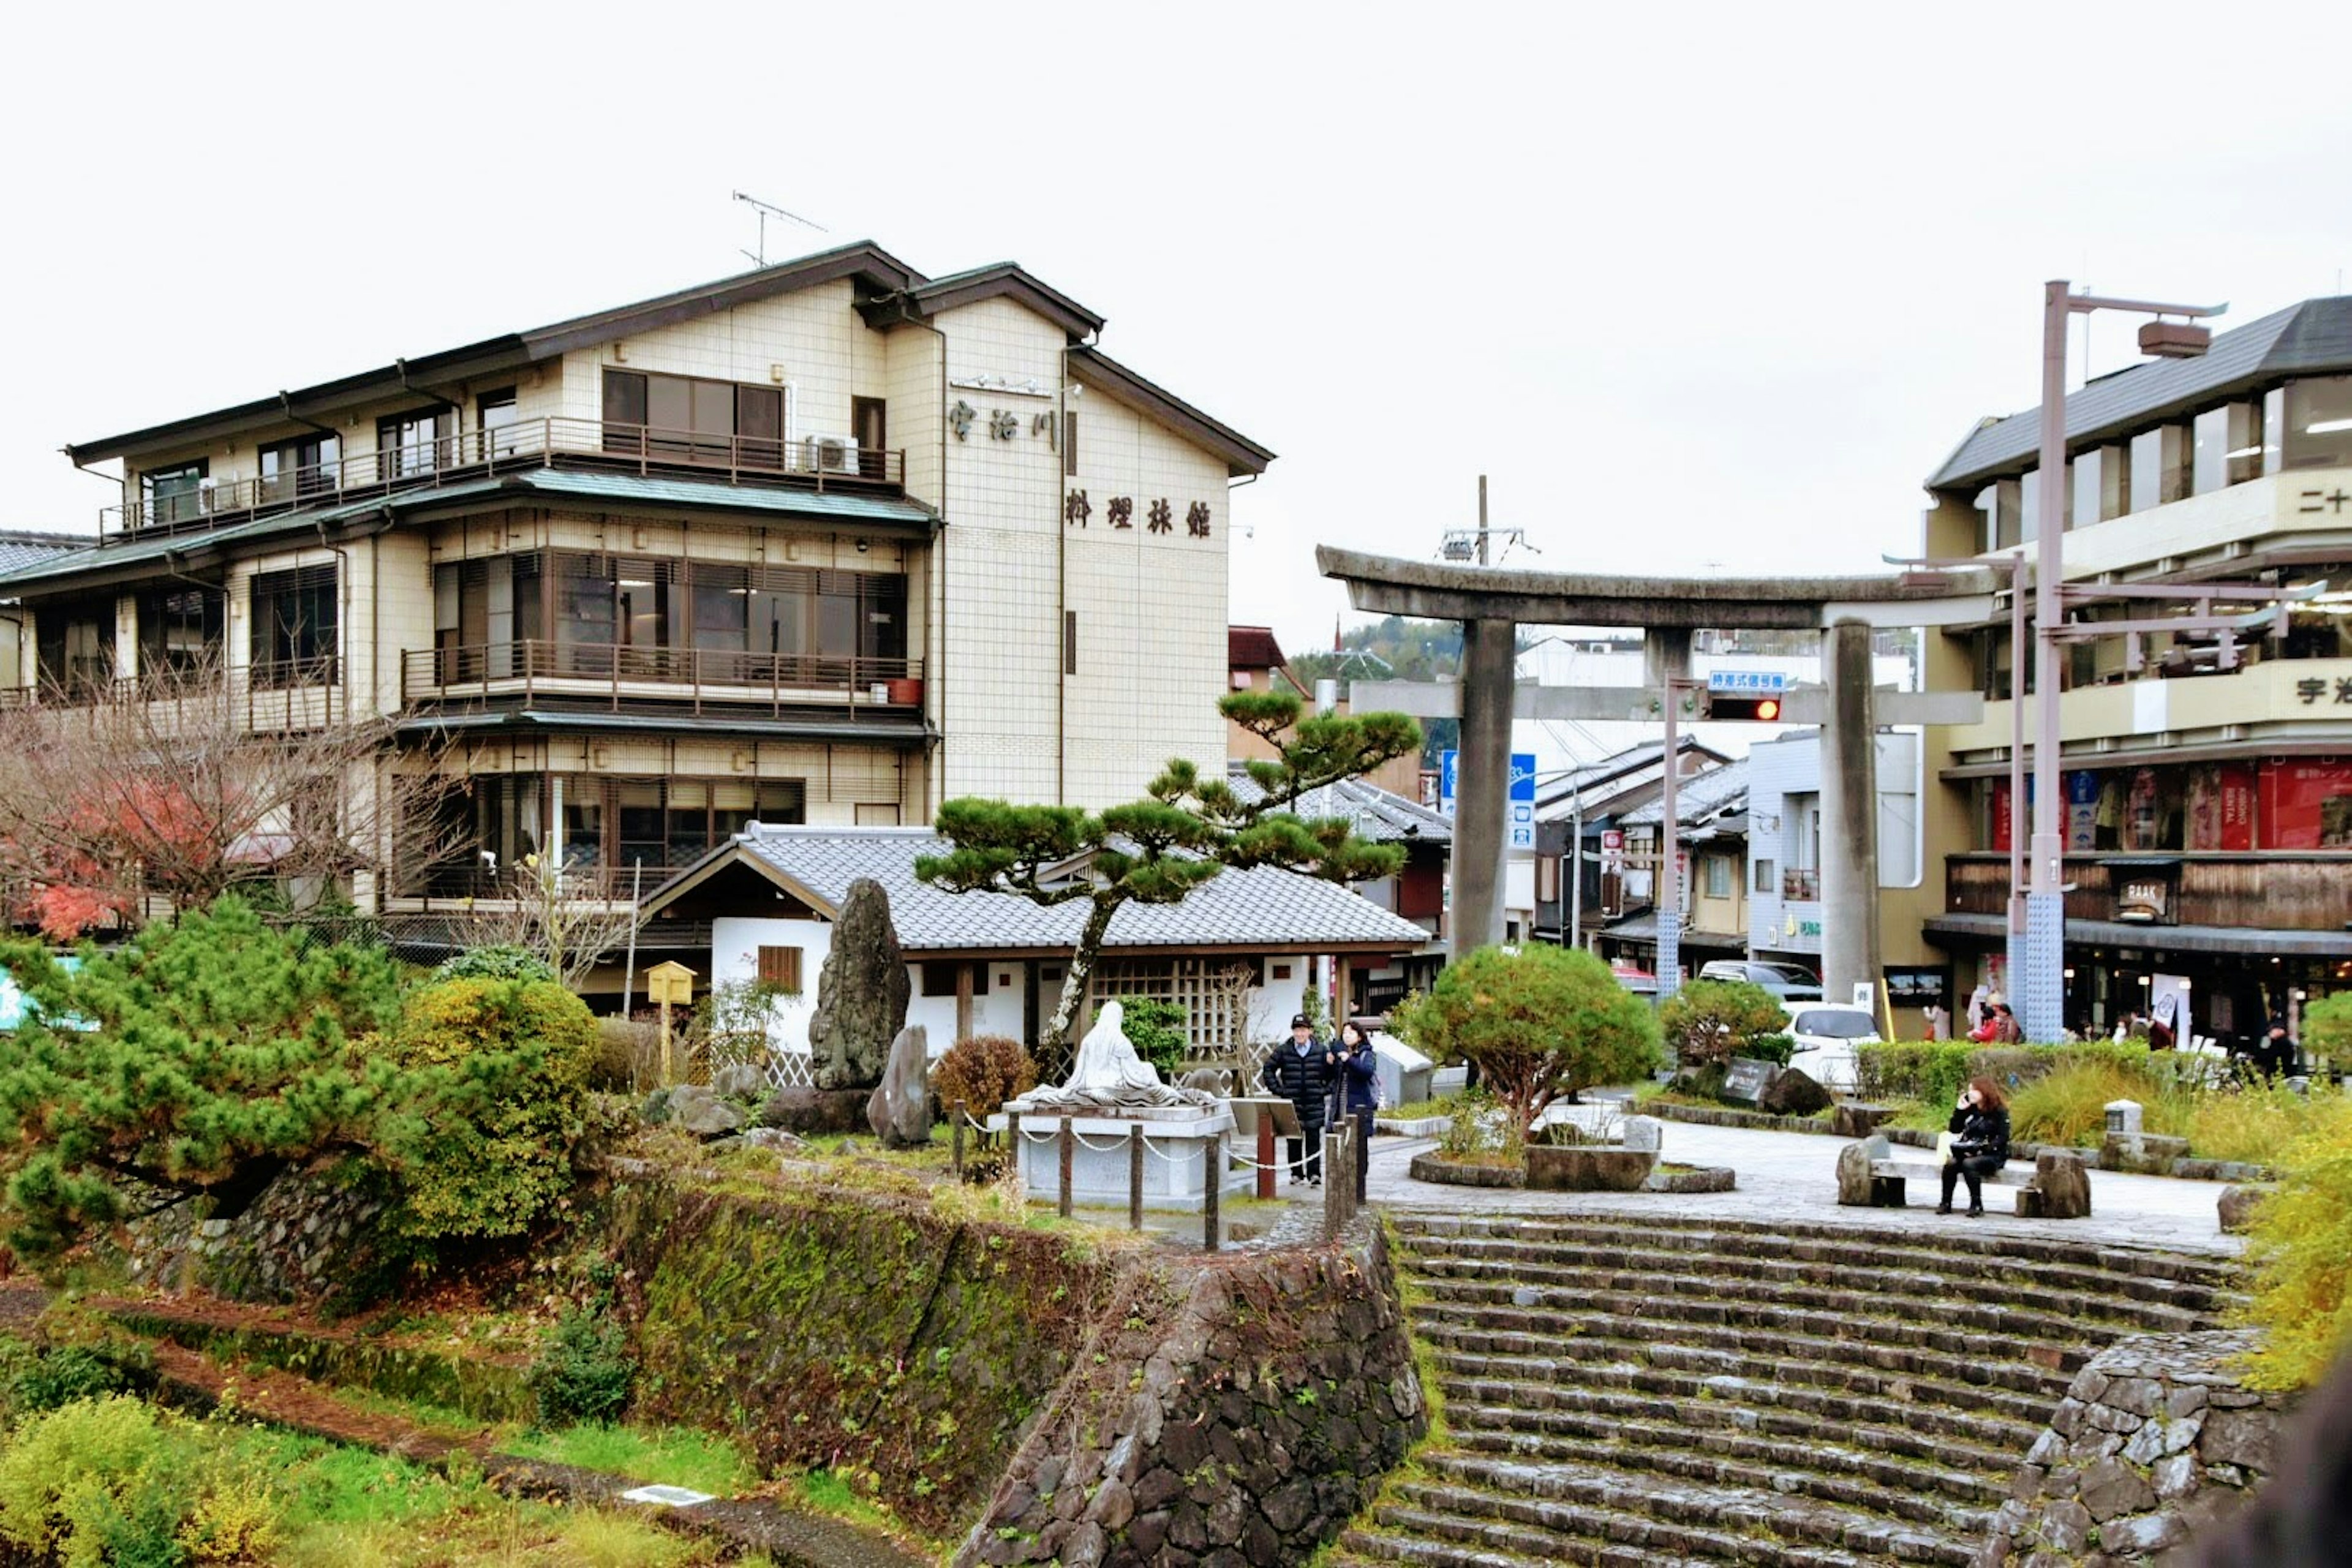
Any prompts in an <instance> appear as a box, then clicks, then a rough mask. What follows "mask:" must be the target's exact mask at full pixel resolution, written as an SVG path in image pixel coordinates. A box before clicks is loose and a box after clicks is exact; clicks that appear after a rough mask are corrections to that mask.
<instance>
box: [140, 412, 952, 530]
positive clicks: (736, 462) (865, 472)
mask: <svg viewBox="0 0 2352 1568" xmlns="http://www.w3.org/2000/svg"><path fill="white" fill-rule="evenodd" d="M520 468H593V469H600V470H604V471H606V472H611V471H613V470H615V469H618V470H620V471H623V472H626V473H633V474H655V473H691V474H695V475H698V476H704V477H709V478H712V479H717V478H720V477H722V476H723V477H724V478H725V479H726V480H727V481H728V482H729V483H730V484H769V485H783V486H787V487H791V488H812V487H813V488H814V489H818V490H824V489H833V488H842V489H862V490H868V491H870V490H873V489H900V488H902V487H903V486H904V485H905V484H906V479H907V454H906V453H905V452H903V451H879V450H873V449H869V448H862V447H858V446H857V445H856V443H855V442H852V441H843V440H840V439H838V438H835V437H817V436H809V437H800V438H798V439H795V440H792V441H784V440H781V439H778V438H777V437H772V436H766V437H753V436H727V435H719V434H714V433H712V432H709V431H697V430H670V429H666V428H663V427H661V426H651V425H622V424H616V423H614V422H612V421H609V420H604V419H562V418H546V419H527V420H523V421H520V422H519V423H517V424H513V425H508V426H501V427H499V428H498V429H495V430H468V431H462V432H460V433H458V434H457V435H454V436H444V437H436V439H433V440H430V441H424V442H419V443H417V444H415V445H414V446H408V447H384V448H383V449H381V450H378V451H373V452H359V453H354V454H353V455H352V456H351V457H348V458H341V459H340V460H339V461H336V462H332V463H325V464H321V465H320V466H318V467H316V468H294V469H289V470H287V471H286V472H283V473H278V474H274V475H270V476H268V477H267V478H259V479H232V480H227V481H224V482H221V483H217V484H215V483H214V482H213V481H211V480H209V479H207V480H203V481H200V482H199V485H198V488H196V489H193V490H184V491H178V492H174V493H172V494H168V495H151V496H148V497H145V498H144V499H142V500H136V501H131V502H128V503H126V504H124V505H121V506H110V507H107V508H105V509H103V510H101V511H100V513H99V531H100V533H101V534H108V533H142V532H149V531H155V530H159V529H160V530H165V531H176V530H180V529H189V528H204V527H209V526H211V525H212V524H213V523H215V522H216V521H219V520H222V519H225V518H232V517H234V518H238V519H244V518H249V517H257V516H264V515H267V514H268V513H270V512H274V511H289V510H294V509H295V508H298V507H310V506H325V505H330V504H332V503H334V502H337V501H341V500H365V499H367V498H369V497H372V496H381V495H387V494H391V493H394V492H397V491H401V490H408V489H424V488H430V487H433V486H438V485H446V484H454V483H457V481H459V480H464V479H479V478H481V477H482V476H484V475H486V474H503V473H509V472H512V471H514V470H516V469H520Z"/></svg>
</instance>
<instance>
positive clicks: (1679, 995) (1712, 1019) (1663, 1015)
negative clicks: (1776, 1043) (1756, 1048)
mask: <svg viewBox="0 0 2352 1568" xmlns="http://www.w3.org/2000/svg"><path fill="white" fill-rule="evenodd" d="M1658 1027H1659V1029H1660V1030H1661V1031H1662V1032H1663V1033H1664V1037H1665V1043H1666V1046H1667V1048H1669V1049H1670V1050H1672V1051H1673V1052H1674V1053H1675V1060H1676V1061H1677V1062H1679V1063H1680V1064H1681V1065H1682V1066H1684V1067H1685V1068H1703V1067H1711V1066H1713V1065H1715V1064H1716V1063H1717V1062H1721V1061H1724V1060H1727V1058H1732V1057H1744V1056H1749V1055H1752V1054H1753V1053H1752V1052H1750V1051H1749V1050H1748V1043H1749V1042H1750V1041H1752V1040H1754V1039H1756V1038H1758V1037H1759V1036H1764V1035H1779V1034H1783V1033H1785V1032H1786V1031H1787V1030H1788V1027H1789V1015H1788V1014H1787V1013H1785V1012H1783V1011H1782V1010H1781V1007H1780V1002H1779V1001H1778V1000H1777V999H1775V998H1774V996H1773V994H1771V993H1770V992H1769V991H1767V990H1765V989H1764V987H1762V986H1761V985H1754V984H1749V983H1748V982H1747V981H1745V980H1694V981H1692V982H1691V983H1690V984H1688V985H1685V986H1684V987H1683V988H1682V989H1681V990H1679V991H1677V992H1675V994H1674V995H1673V996H1672V997H1670V998H1669V999H1668V1000H1667V1002H1666V1004H1665V1005H1664V1006H1663V1007H1660V1008H1659V1009H1658Z"/></svg>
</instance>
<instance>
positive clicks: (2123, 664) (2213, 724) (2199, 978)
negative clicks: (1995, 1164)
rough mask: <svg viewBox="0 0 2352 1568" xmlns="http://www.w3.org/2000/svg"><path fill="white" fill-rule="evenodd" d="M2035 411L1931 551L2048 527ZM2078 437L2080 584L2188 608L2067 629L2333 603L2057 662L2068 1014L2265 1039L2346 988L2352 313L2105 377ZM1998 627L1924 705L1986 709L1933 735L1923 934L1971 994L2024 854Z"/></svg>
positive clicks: (2073, 446)
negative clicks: (2266, 590) (2306, 1007)
mask: <svg viewBox="0 0 2352 1568" xmlns="http://www.w3.org/2000/svg"><path fill="white" fill-rule="evenodd" d="M2038 418H2039V415H2038V411H2036V410H2031V409H2029V410H2027V411H2025V412H2023V413H2021V414H2017V415H2013V416H2010V417H2008V418H2005V419H2000V420H1989V421H1987V422H1985V423H1984V424H1983V425H1981V426H1979V427H1978V428H1977V429H1976V430H1975V431H1973V432H1972V433H1970V434H1969V437H1967V439H1966V440H1964V441H1963V442H1962V443H1961V444H1960V446H1959V447H1958V450H1957V451H1955V452H1954V453H1953V454H1952V456H1951V457H1950V458H1949V459H1948V460H1947V461H1946V462H1945V464H1944V465H1943V467H1942V468H1940V469H1938V470H1937V473H1936V475H1935V476H1934V477H1933V478H1932V479H1930V480H1929V481H1928V489H1929V490H1930V493H1931V496H1932V498H1933V504H1932V506H1931V507H1930V508H1929V510H1928V511H1927V521H1926V541H1925V545H1926V549H1925V552H1926V553H1927V554H1928V555H1930V556H1937V557H1955V556H1966V555H1974V554H1982V555H1984V556H1987V557H1989V558H1999V557H2000V556H2003V555H2005V554H2006V553H2007V552H2010V551H2011V550H2014V549H2016V548H2017V547H2019V546H2020V545H2023V544H2030V543H2032V542H2033V541H2034V540H2035V539H2036V538H2037V536H2038V533H2039V531H2040V529H2041V528H2042V527H2043V526H2045V525H2050V523H2051V521H2052V520H2044V519H2042V518H2040V517H2039V516H2037V515H2036V514H2037V505H2036V500H2037V496H2036V491H2037V484H2036V479H2037V475H2036V462H2037V456H2038V453H2037V445H2038V428H2037V423H2038ZM2065 424H2066V445H2067V456H2068V464H2067V468H2068V472H2067V476H2066V482H2065V486H2064V493H2065V496H2066V498H2067V503H2066V509H2065V515H2064V517H2063V518H2061V519H2058V520H2054V525H2055V526H2058V527H2060V528H2062V529H2063V531H2064V540H2063V551H2064V563H2065V565H2064V572H2065V579H2066V582H2067V583H2068V584H2070V585H2077V586H2082V587H2087V588H2095V587H2098V586H2102V585H2112V584H2162V585H2165V586H2167V587H2170V588H2175V589H2177V590H2178V591H2177V593H2176V594H2173V595H2168V596H2165V597H2162V598H2158V599H2147V598H2141V599H2136V600H2129V601H2125V600H2114V601H2107V602H2092V603H2090V604H2088V605H2082V606H2077V607H2076V608H2075V609H2074V611H2073V612H2072V613H2073V616H2074V618H2075V619H2077V620H2091V621H2116V622H2121V621H2124V620H2126V619H2137V620H2142V621H2146V620H2150V619H2160V618H2166V617H2177V616H2183V615H2187V614H2190V613H2197V612H2200V611H2210V610H2211V609H2213V608H2215V606H2214V605H2210V604H2206V603H2202V602H2200V599H2199V597H2198V590H2199V587H2200V584H2209V585H2210V584H2263V585H2267V586H2269V587H2273V588H2275V589H2277V590H2280V591H2282V592H2289V591H2298V590H2299V591H2304V592H2306V593H2310V592H2311V591H2313V590H2315V589H2316V590H2318V591H2317V592H2316V593H2315V595H2314V596H2311V597H2308V598H2305V599H2303V600H2301V601H2299V602H2297V603H2295V604H2294V605H2292V606H2291V613H2290V614H2289V615H2287V616H2286V618H2285V619H2284V622H2283V623H2280V622H2277V621H2276V620H2275V618H2274V616H2273V606H2270V605H2249V604H2243V603H2229V602H2224V603H2222V604H2221V605H2219V606H2218V607H2219V609H2221V610H2222V611H2230V610H2235V609H2247V610H2252V611H2256V612H2258V613H2259V614H2260V615H2261V616H2263V624H2261V625H2252V624H2249V625H2247V626H2243V627H2241V628H2235V629H2232V630H2230V631H2227V632H2223V633H2214V632H2210V631H2207V632H2200V633H2196V634H2184V635H2173V634H2165V633H2155V634H2145V635H2134V634H2126V633H2123V632H2120V631H2119V632H2118V633H2116V634H2115V635H2112V636H2109V635H2102V634H2100V633H2098V632H2097V630H2096V627H2095V626H2093V627H2091V628H2090V630H2089V632H2088V634H2087V635H2084V636H2081V637H2077V638H2074V639H2071V640H2069V641H2068V642H2067V643H2066V645H2065V647H2064V653H2065V658H2064V659H2063V670H2062V674H2063V693H2062V695H2061V697H2060V699H2059V701H2060V722H2061V728H2062V731H2063V766H2064V773H2063V779H2064V789H2065V802H2064V810H2063V822H2064V830H2065V834H2066V846H2067V856H2066V879H2067V881H2068V883H2069V884H2070V889H2071V890H2070V891H2069V892H2068V893H2067V895H2066V964H2067V974H2068V978H2067V1014H2068V1017H2069V1018H2070V1019H2071V1020H2073V1021H2074V1022H2075V1023H2076V1024H2077V1025H2078V1026H2097V1027H2102V1028H2104V1027H2107V1026H2111V1025H2112V1023H2113V1021H2114V1020H2115V1019H2116V1017H2117V1016H2119V1015H2121V1014H2122V1013H2124V1012H2126V1011H2130V1012H2138V1013H2142V1014H2145V1013H2147V1012H2148V1011H2149V1010H2150V1008H2151V1006H2152V1005H2153V999H2154V998H2156V997H2158V996H2160V995H2162V994H2168V993H2171V994H2182V993H2185V994H2186V997H2187V1005H2188V1006H2189V1029H2191V1030H2192V1031H2193V1032H2195V1033H2197V1034H2200V1035H2208V1036H2212V1037H2216V1038H2220V1039H2222V1040H2225V1041H2227V1040H2233V1039H2234V1040H2243V1039H2248V1038H2252V1037H2255V1036H2257V1035H2259V1034H2260V1033H2261V1032H2262V1030H2263V1025H2264V1022H2265V1019H2266V1018H2267V1016H2270V1015H2271V1014H2272V1013H2274V1012H2279V1011H2284V1010H2288V1009H2290V1008H2292V1007H2293V1006H2294V1005H2297V1004H2298V1003H2299V1002H2300V1001H2301V1000H2302V999H2304V998H2306V997H2309V996H2314V995H2317V994H2323V993H2325V992H2326V991H2329V990H2333V989H2336V988H2338V987H2341V986H2347V985H2352V929H2347V927H2352V621H2347V617H2352V297H2347V298H2333V299H2320V300H2307V301H2305V302H2304V303H2302V304H2300V305H2295V306H2292V307H2290V308H2288V309H2286V310H2280V311H2277V312H2275V313H2273V314H2271V315H2268V316H2265V317H2263V318H2262V319H2261V320H2259V321H2252V322H2251V323H2249V324H2247V325H2245V326H2242V327H2240V328H2238V329H2236V330H2235V331H2230V332H2226V333H2220V334H2217V335H2216V336H2215V337H2214V339H2213V342H2212V345H2211V348H2210V352H2209V353H2206V354H2205V355H2203V356H2202V357H2200V358H2194V359H2168V360H2156V361H2150V362H2147V363H2141V364H2138V365H2136V366H2134V367H2132V368H2130V369H2127V370H2125V371H2121V372H2118V373H2116V374H2112V375H2107V376H2103V377H2100V378H2099V379H2097V380H2095V381H2093V382H2091V383H2090V384H2087V385H2085V386H2084V387H2083V388H2082V389H2081V390H2080V391H2078V392H2076V393H2074V394H2073V395H2070V396H2069V397H2068V398H2067V399H2066V418H2065ZM2321 584H2326V587H2325V588H2324V589H2323V588H2321V587H2320V585H2321ZM2006 611H2007V605H2006V604H2005V603H2004V604H2003V605H2002V606H2001V610H2000V618H1998V619H1996V620H1994V621H1991V622H1989V623H1988V624H1986V625H1983V626H1973V627H1966V628H1959V629H1957V630H1955V631H1953V632H1951V633H1948V634H1945V635H1931V637H1929V639H1928V641H1929V646H1928V647H1927V650H1926V656H1927V670H1928V677H1929V683H1930V685H1931V686H1933V687H1959V686H1969V685H1973V686H1975V687H1977V688H1978V689H1981V690H1982V691H1983V692H1984V694H1985V695H1986V697H1987V699H1988V702H1987V705H1986V709H1985V711H1984V716H1983V718H1982V720H1981V721H1980V722H1978V723H1975V724H1971V725H1966V726H1959V727H1950V728H1942V729H1937V730H1934V731H1930V732H1929V736H1928V742H1929V772H1930V773H1931V775H1932V776H1934V777H1935V778H1936V779H1937V781H1938V782H1939V784H1940V786H1941V787H1940V788H1939V789H1937V790H1934V791H1931V793H1930V798H1928V799H1927V801H1926V802H1924V803H1923V804H1924V806H1925V809H1924V812H1923V820H1924V824H1925V829H1926V836H1927V844H1928V846H1929V856H1928V873H1929V875H1930V876H1937V875H1939V876H1940V877H1941V879H1942V884H1943V896H1942V908H1941V909H1940V910H1938V911H1937V912H1936V913H1934V914H1933V915H1932V916H1931V917H1930V918H1928V919H1927V921H1926V922H1925V931H1926V934H1927V938H1928V939H1929V940H1930V941H1931V942H1936V943H1937V944H1939V945H1940V946H1941V947H1942V948H1943V949H1944V950H1945V951H1946V952H1948V953H1950V954H1951V956H1952V958H1953V960H1954V962H1955V963H1956V965H1957V967H1958V971H1959V975H1958V984H1959V986H1960V989H1961V990H1962V991H1963V992H1965V990H1966V989H1967V988H1968V986H1969V985H1970V984H1973V982H1974V980H1975V979H1976V978H1977V977H1979V975H1984V976H1990V978H1991V979H1992V980H1993V983H1994V984H1996V985H1999V984H2000V968H2001V965H2002V962H2003V958H2002V953H2003V949H2004V947H2005V945H2006V942H2007V934H2006V932H2007V908H2008V902H2009V894H2010V852H2011V844H2012V842H2013V836H2014V835H2016V834H2018V833H2021V832H2022V833H2030V832H2031V826H2030V825H2031V804H2030V802H2028V801H2017V800H2012V799H2011V791H2010V785H2009V781H2008V775H2009V771H2010V754H2011V746H2012V745H2013V744H2015V743H2016V742H2015V741H2014V740H2013V737H2012V719H2013V715H2012V713H2011V704H2010V702H2009V700H2008V699H2009V693H2010V668H2011V662H2010V661H2011V658H2013V657H2015V655H2014V650H2012V648H2011V646H2010V643H2011V638H2010V631H2009V624H2008V619H2007V615H2006ZM2250 619H2251V617H2250ZM2273 633H2275V635H2273ZM2026 657H2027V659H2028V662H2027V665H2026V668H2027V670H2028V671H2029V679H2031V671H2032V668H2033V665H2032V650H2031V649H2030V648H2029V649H2028V650H2027V655H2026ZM2026 709H2027V713H2026V717H2027V719H2028V721H2029V722H2031V721H2032V718H2033V712H2034V703H2033V702H2032V700H2029V701H2028V703H2027V704H2026Z"/></svg>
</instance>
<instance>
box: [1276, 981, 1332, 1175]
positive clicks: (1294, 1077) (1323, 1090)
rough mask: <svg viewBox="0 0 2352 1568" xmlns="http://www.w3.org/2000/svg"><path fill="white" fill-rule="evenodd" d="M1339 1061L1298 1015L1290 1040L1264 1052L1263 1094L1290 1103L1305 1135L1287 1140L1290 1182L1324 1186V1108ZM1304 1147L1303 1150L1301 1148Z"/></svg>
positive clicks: (1291, 1023) (1305, 1018)
mask: <svg viewBox="0 0 2352 1568" xmlns="http://www.w3.org/2000/svg"><path fill="white" fill-rule="evenodd" d="M1338 1071H1339V1065H1338V1058H1336V1057H1334V1056H1333V1055H1332V1053H1331V1052H1330V1051H1328V1049H1326V1048H1325V1047H1323V1046H1322V1045H1321V1044H1320V1043H1319V1042H1318V1041H1317V1039H1316V1038H1315V1026H1313V1025H1312V1024H1310V1023H1308V1022H1307V1015H1306V1014H1304V1013H1301V1014H1299V1015H1297V1016H1296V1017H1294V1018H1292V1019H1291V1020H1290V1040H1289V1043H1288V1044H1286V1045H1280V1046H1276V1047H1274V1049H1273V1050H1272V1051H1271V1052H1269V1053H1267V1056H1266V1058H1265V1071H1264V1072H1263V1073H1261V1074H1260V1075H1259V1076H1260V1078H1261V1079H1263V1080H1264V1081H1265V1091H1266V1092H1267V1093H1268V1094H1271V1095H1276V1096H1279V1097H1280V1098H1282V1099H1284V1100H1288V1101H1290V1103H1291V1105H1292V1107H1293V1108H1294V1109H1295V1110H1297V1112H1298V1130H1299V1131H1300V1132H1302V1133H1304V1134H1305V1136H1304V1137H1301V1138H1293V1139H1291V1140H1290V1179H1291V1180H1292V1181H1294V1182H1312V1183H1314V1184H1316V1185H1317V1186H1318V1187H1319V1186H1321V1185H1322V1184H1323V1108H1324V1105H1325V1103H1326V1102H1327V1101H1328V1100H1330V1098H1331V1084H1332V1081H1333V1079H1334V1078H1335V1076H1336V1075H1337V1073H1338ZM1302 1145H1303V1148H1302Z"/></svg>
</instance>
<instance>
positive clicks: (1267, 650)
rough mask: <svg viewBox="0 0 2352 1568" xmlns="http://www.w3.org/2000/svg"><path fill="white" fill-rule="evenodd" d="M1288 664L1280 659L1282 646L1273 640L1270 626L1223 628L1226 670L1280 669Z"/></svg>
mask: <svg viewBox="0 0 2352 1568" xmlns="http://www.w3.org/2000/svg"><path fill="white" fill-rule="evenodd" d="M1289 662H1290V661H1289V660H1288V659H1286V658H1283V657H1282V645H1281V644H1280V643H1278V642H1276V640H1275V637H1274V628H1273V627H1272V626H1227V627H1226V628H1225V668H1228V669H1280V668H1282V667H1283V666H1284V665H1286V664H1287V663H1289Z"/></svg>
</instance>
